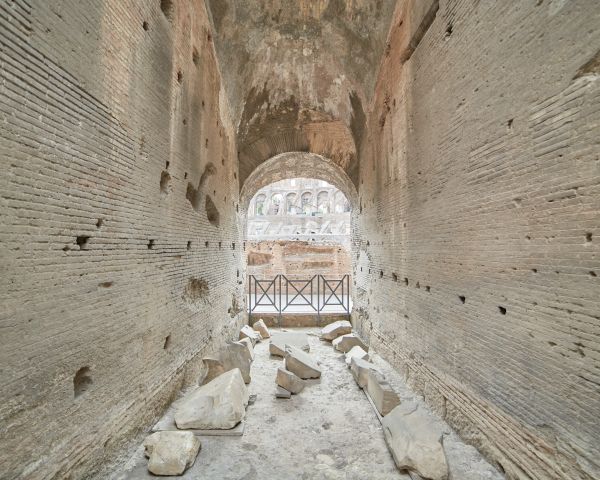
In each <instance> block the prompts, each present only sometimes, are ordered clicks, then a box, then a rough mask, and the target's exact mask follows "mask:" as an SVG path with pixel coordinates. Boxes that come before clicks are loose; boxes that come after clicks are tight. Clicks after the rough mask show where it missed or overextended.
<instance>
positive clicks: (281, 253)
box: [246, 240, 351, 280]
mask: <svg viewBox="0 0 600 480" xmlns="http://www.w3.org/2000/svg"><path fill="white" fill-rule="evenodd" d="M246 252H247V264H248V267H247V269H246V271H247V273H248V275H254V276H256V278H257V279H259V280H261V279H265V280H267V279H270V278H273V277H274V276H275V275H280V274H283V275H287V276H289V277H290V278H302V279H309V278H311V277H312V276H313V275H325V276H327V278H331V279H335V278H338V279H339V278H342V276H343V275H347V274H349V273H350V270H351V266H350V265H351V262H350V251H349V248H348V245H342V244H336V243H329V242H325V241H323V242H302V241H292V240H279V241H275V240H272V241H267V240H264V241H260V242H246Z"/></svg>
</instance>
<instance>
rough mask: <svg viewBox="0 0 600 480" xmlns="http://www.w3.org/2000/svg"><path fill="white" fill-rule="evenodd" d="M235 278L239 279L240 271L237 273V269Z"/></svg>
mask: <svg viewBox="0 0 600 480" xmlns="http://www.w3.org/2000/svg"><path fill="white" fill-rule="evenodd" d="M236 277H237V278H240V271H239V269H238V270H236Z"/></svg>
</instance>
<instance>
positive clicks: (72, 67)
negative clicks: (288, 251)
mask: <svg viewBox="0 0 600 480" xmlns="http://www.w3.org/2000/svg"><path fill="white" fill-rule="evenodd" d="M161 5H162V7H163V9H164V11H162V10H161ZM209 32H210V27H209V24H208V20H207V14H206V11H205V6H204V2H202V1H201V0H193V1H190V2H176V1H162V2H159V1H154V2H150V1H143V0H103V1H101V0H98V1H94V2H80V1H78V0H54V1H52V2H47V1H44V0H14V1H3V2H1V3H0V65H1V68H0V76H1V82H0V155H1V156H2V158H3V160H4V163H3V165H4V168H3V174H2V180H0V184H1V186H2V188H1V191H2V199H1V203H0V213H1V216H2V224H3V228H2V231H1V232H0V241H1V243H0V255H1V258H2V264H3V272H2V276H1V277H0V283H1V285H2V288H1V289H0V290H1V292H2V293H1V295H2V300H1V305H2V308H1V309H0V329H1V330H0V331H1V335H0V344H1V345H0V364H1V365H2V388H1V390H0V427H1V428H0V429H1V430H2V437H3V448H2V450H1V451H0V477H1V478H3V479H12V478H27V479H42V478H43V479H50V478H56V479H59V478H60V479H64V478H74V479H75V478H87V477H88V476H89V475H90V474H91V473H92V472H97V471H99V470H100V469H101V466H102V464H103V462H105V461H106V460H107V459H109V458H113V457H114V456H115V455H116V454H117V453H118V452H121V453H123V452H124V451H125V452H126V450H122V449H123V448H124V447H127V446H128V445H131V443H128V442H130V441H131V439H132V438H135V437H136V435H138V434H141V433H142V432H143V431H144V430H145V429H146V428H147V427H148V426H149V425H150V424H151V422H152V421H153V419H154V418H155V417H156V415H157V414H159V413H160V412H161V411H162V409H163V407H164V406H165V405H166V404H167V402H168V401H169V399H170V397H171V396H172V395H173V394H175V392H177V391H178V389H179V388H180V387H181V386H182V385H183V384H186V383H191V382H194V381H195V380H196V378H197V373H198V363H199V362H197V359H198V358H199V356H200V354H202V353H204V352H206V351H209V350H210V349H211V348H213V347H214V344H215V343H220V342H222V340H223V338H228V337H231V336H232V334H233V333H234V331H235V330H236V329H237V326H238V325H239V324H240V322H241V318H240V317H241V316H243V314H241V313H239V305H240V304H241V303H242V297H241V295H242V291H241V288H242V286H241V285H239V284H238V283H237V282H236V279H237V276H236V275H240V272H239V271H240V270H242V272H241V275H243V269H242V265H241V259H242V255H243V252H242V251H241V250H242V249H241V234H240V230H239V227H238V225H237V219H236V216H235V212H236V208H237V201H238V192H237V184H238V180H237V162H234V159H235V158H236V155H235V153H236V152H235V139H234V133H233V131H234V130H233V127H232V125H231V122H230V120H229V113H228V107H227V105H226V101H225V100H224V98H225V96H224V94H223V93H222V91H221V81H220V74H219V71H218V69H217V65H216V61H215V56H214V48H213V45H212V38H211V34H210V33H209ZM242 278H243V277H242ZM67 472H68V473H67Z"/></svg>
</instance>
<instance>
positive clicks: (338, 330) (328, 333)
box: [321, 320, 352, 341]
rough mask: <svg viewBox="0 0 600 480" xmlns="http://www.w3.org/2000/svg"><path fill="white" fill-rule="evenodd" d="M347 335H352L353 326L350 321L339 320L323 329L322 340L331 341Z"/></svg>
mask: <svg viewBox="0 0 600 480" xmlns="http://www.w3.org/2000/svg"><path fill="white" fill-rule="evenodd" d="M347 333H352V324H351V323H350V322H349V321H348V320H339V321H337V322H333V323H330V324H329V325H326V326H325V327H323V328H322V329H321V338H322V339H323V340H329V341H331V340H335V339H336V338H337V337H339V336H341V335H346V334H347Z"/></svg>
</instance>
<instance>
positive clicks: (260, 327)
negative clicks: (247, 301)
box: [252, 318, 271, 338]
mask: <svg viewBox="0 0 600 480" xmlns="http://www.w3.org/2000/svg"><path fill="white" fill-rule="evenodd" d="M252 328H253V329H254V330H256V331H257V332H258V333H260V336H261V337H262V338H269V337H270V336H271V334H270V333H269V329H268V328H267V326H266V325H265V321H264V320H263V319H262V318H261V319H260V320H259V321H258V322H255V323H254V325H252Z"/></svg>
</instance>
